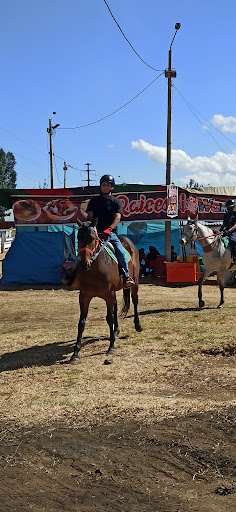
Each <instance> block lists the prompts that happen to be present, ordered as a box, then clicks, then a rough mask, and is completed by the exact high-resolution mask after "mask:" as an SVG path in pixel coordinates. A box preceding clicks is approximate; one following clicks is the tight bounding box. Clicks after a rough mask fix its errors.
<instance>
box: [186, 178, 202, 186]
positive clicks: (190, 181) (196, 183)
mask: <svg viewBox="0 0 236 512" xmlns="http://www.w3.org/2000/svg"><path fill="white" fill-rule="evenodd" d="M198 187H203V185H199V183H198V182H197V181H195V180H193V178H190V180H189V183H187V184H186V188H198Z"/></svg>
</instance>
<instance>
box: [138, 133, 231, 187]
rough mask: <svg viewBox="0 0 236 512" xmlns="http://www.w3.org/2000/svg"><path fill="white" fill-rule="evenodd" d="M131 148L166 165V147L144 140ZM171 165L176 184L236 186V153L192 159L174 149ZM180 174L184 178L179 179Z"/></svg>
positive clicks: (219, 153) (216, 154) (183, 152)
mask: <svg viewBox="0 0 236 512" xmlns="http://www.w3.org/2000/svg"><path fill="white" fill-rule="evenodd" d="M131 147H132V148H133V149H136V150H137V151H142V152H144V153H146V154H147V155H148V157H149V158H150V159H151V160H153V161H155V162H159V163H163V164H165V163H166V148H164V147H159V146H153V145H152V144H149V143H148V142H146V141H144V140H142V139H139V140H138V141H132V142H131ZM171 164H172V175H173V180H174V181H175V183H179V184H182V185H183V184H185V183H187V182H189V179H190V178H192V179H194V180H195V181H196V182H198V183H200V184H201V185H208V184H210V185H211V186H227V185H228V186H230V185H236V151H233V152H232V153H231V154H230V155H228V154H226V153H223V152H220V151H218V152H217V153H215V155H212V156H210V157H207V156H196V157H194V158H192V157H190V156H189V155H187V153H185V151H182V150H181V149H172V152H171ZM177 173H178V176H177ZM180 173H181V174H182V176H180V177H179V174H180Z"/></svg>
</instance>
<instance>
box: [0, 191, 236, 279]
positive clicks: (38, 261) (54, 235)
mask: <svg viewBox="0 0 236 512" xmlns="http://www.w3.org/2000/svg"><path fill="white" fill-rule="evenodd" d="M98 194H100V188H99V187H80V188H71V189H38V190H37V189H24V190H22V189H6V190H1V191H0V205H1V206H3V207H5V208H8V209H11V208H12V209H13V214H14V220H15V226H16V236H15V239H14V242H13V243H12V245H11V247H10V249H9V250H8V252H7V253H6V256H5V258H4V260H3V268H2V279H1V284H2V285H7V286H9V285H22V284H27V285H28V284H32V285H36V284H60V282H61V276H62V271H63V269H65V268H73V266H74V265H75V261H76V246H77V230H78V225H77V219H80V220H81V221H84V220H86V208H87V205H88V202H89V200H90V199H91V197H93V196H95V195H98ZM114 195H116V196H117V197H118V199H120V201H121V203H122V205H123V216H122V221H121V222H120V224H119V226H118V235H125V236H128V237H129V238H130V239H131V240H132V241H133V242H134V244H135V245H136V247H137V248H138V249H140V248H143V249H144V251H145V252H148V249H149V247H150V246H154V247H155V248H156V249H157V250H158V252H159V253H160V254H159V255H158V256H157V258H156V259H155V261H153V266H152V271H153V273H154V275H155V276H156V277H157V278H158V277H160V278H165V279H166V280H167V282H195V281H197V280H198V277H199V271H200V267H199V263H201V259H200V258H201V250H202V249H201V247H200V245H196V247H195V253H194V255H189V256H188V255H187V254H186V253H182V252H181V251H182V249H181V248H180V246H179V237H180V230H181V225H182V224H183V223H184V222H185V221H186V220H187V218H188V217H189V216H190V217H191V218H195V217H196V215H198V218H199V220H200V222H201V221H203V222H213V223H214V224H215V225H217V223H218V224H219V223H220V222H222V220H223V216H224V212H225V202H226V200H227V199H228V198H229V197H234V198H235V199H236V187H229V188H228V187H227V188H226V187H225V188H211V187H208V188H198V189H184V188H180V187H177V186H175V185H174V184H172V185H168V186H162V185H134V184H122V185H116V186H115V189H114ZM166 221H171V244H172V245H173V246H174V250H175V252H176V253H177V255H178V257H177V261H175V262H172V263H171V262H166V257H165V222H166Z"/></svg>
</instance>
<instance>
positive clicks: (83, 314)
mask: <svg viewBox="0 0 236 512" xmlns="http://www.w3.org/2000/svg"><path fill="white" fill-rule="evenodd" d="M90 300H91V297H87V296H86V295H83V294H82V293H81V292H80V296H79V304H80V319H79V324H78V336H77V340H76V344H75V347H74V353H73V355H72V356H71V359H70V363H71V364H76V363H77V362H78V354H79V351H80V350H81V346H82V345H81V340H82V334H83V331H84V328H85V322H86V318H87V315H88V308H89V303H90Z"/></svg>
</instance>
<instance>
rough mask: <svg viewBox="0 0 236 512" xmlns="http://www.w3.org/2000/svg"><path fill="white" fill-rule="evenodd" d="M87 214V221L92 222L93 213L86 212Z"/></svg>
mask: <svg viewBox="0 0 236 512" xmlns="http://www.w3.org/2000/svg"><path fill="white" fill-rule="evenodd" d="M87 214H88V217H87V220H89V221H90V222H92V220H93V212H87Z"/></svg>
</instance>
